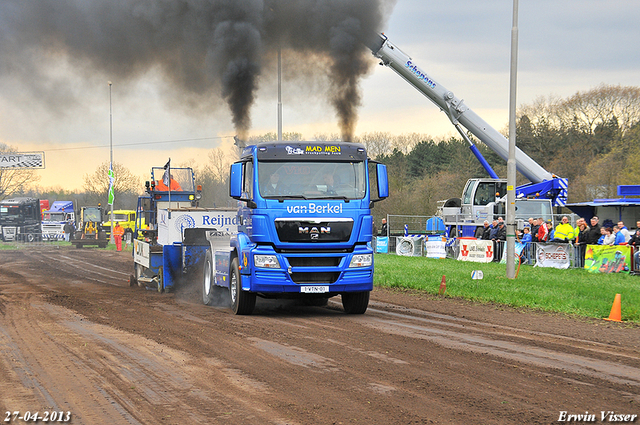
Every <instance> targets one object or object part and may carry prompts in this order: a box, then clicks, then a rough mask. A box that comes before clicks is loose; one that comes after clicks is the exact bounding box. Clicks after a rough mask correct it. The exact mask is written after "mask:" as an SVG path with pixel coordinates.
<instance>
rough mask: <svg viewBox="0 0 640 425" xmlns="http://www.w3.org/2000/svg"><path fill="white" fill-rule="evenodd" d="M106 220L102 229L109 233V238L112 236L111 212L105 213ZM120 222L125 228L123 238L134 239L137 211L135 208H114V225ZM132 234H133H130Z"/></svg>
mask: <svg viewBox="0 0 640 425" xmlns="http://www.w3.org/2000/svg"><path fill="white" fill-rule="evenodd" d="M104 218H105V219H108V220H109V221H105V222H104V223H102V230H103V231H105V232H106V233H107V238H110V237H111V212H109V211H107V212H106V213H105V217H104ZM116 223H120V226H122V227H123V228H124V237H123V238H122V239H123V240H125V241H126V240H129V241H132V240H133V231H134V229H135V228H136V212H135V210H114V211H113V225H114V226H115V224H116ZM130 235H131V236H130Z"/></svg>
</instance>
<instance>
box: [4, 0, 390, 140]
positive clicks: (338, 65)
mask: <svg viewBox="0 0 640 425" xmlns="http://www.w3.org/2000/svg"><path fill="white" fill-rule="evenodd" d="M394 3H395V0H2V1H0V57H1V58H2V60H1V61H0V79H2V78H3V77H7V76H10V77H12V78H14V79H16V78H17V79H18V80H20V81H21V83H22V84H23V85H24V86H25V87H26V88H27V90H30V91H31V95H32V96H37V97H38V98H39V99H40V101H41V102H43V103H47V104H53V103H54V102H55V103H57V104H58V105H59V104H60V102H65V101H66V102H70V103H72V101H73V99H72V97H73V95H72V94H70V92H69V91H67V92H65V93H62V92H63V90H62V89H61V88H60V87H58V86H57V85H56V84H55V83H56V82H55V81H51V76H50V75H49V74H48V73H47V68H48V66H49V64H50V63H52V62H55V61H56V60H58V61H60V60H62V61H67V62H68V63H69V64H70V65H71V66H73V67H74V71H75V72H76V73H80V74H85V75H90V74H95V73H100V74H102V75H105V76H108V77H109V78H111V79H118V81H129V82H134V81H136V80H138V79H140V78H142V77H143V76H144V75H145V74H146V73H149V72H152V71H153V72H159V74H160V75H161V76H162V78H163V83H168V84H169V86H170V87H171V89H172V90H174V91H175V92H177V93H183V94H185V95H189V97H190V98H191V99H201V100H202V99H206V98H211V97H212V96H217V97H218V98H222V99H224V101H225V102H226V103H227V105H228V107H229V109H230V110H231V113H232V116H233V122H234V125H235V128H236V130H237V131H238V132H239V134H240V135H245V134H246V132H247V130H248V129H249V128H250V125H251V119H250V107H251V105H252V104H253V103H254V101H255V94H256V90H257V88H258V85H259V82H260V78H261V76H262V75H263V73H265V72H266V70H267V69H272V68H271V67H266V66H265V64H266V63H269V62H270V61H272V60H273V59H272V58H273V57H274V56H275V55H276V52H277V50H278V49H282V51H283V52H286V51H290V52H294V53H295V55H296V56H297V57H303V58H304V57H305V56H306V57H309V58H321V59H322V60H323V61H324V65H326V66H318V67H317V68H314V67H310V66H308V65H307V66H305V67H304V69H306V70H308V69H316V71H314V72H326V73H327V77H328V80H329V81H330V87H329V88H324V90H323V93H322V95H327V96H328V97H329V99H330V102H331V103H332V104H333V106H334V107H335V110H336V114H337V117H338V121H339V125H340V128H341V131H342V133H343V138H344V139H347V140H348V139H350V138H351V137H352V136H353V131H354V125H355V122H356V118H357V107H358V106H359V104H360V92H359V88H358V83H359V80H360V78H361V77H362V76H363V75H364V74H365V73H366V72H367V71H368V70H369V68H370V66H371V65H372V63H375V61H372V60H371V57H370V53H369V51H368V49H367V48H366V47H365V46H366V42H367V40H366V38H367V37H370V36H372V35H374V34H376V33H378V32H380V31H381V30H382V29H383V26H384V24H385V21H386V17H387V15H388V12H389V11H390V10H391V8H392V6H393V4H394ZM301 78H304V76H301ZM196 103H197V102H196ZM191 106H193V105H191Z"/></svg>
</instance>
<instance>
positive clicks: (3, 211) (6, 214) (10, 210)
mask: <svg viewBox="0 0 640 425" xmlns="http://www.w3.org/2000/svg"><path fill="white" fill-rule="evenodd" d="M19 217H20V207H19V206H18V205H16V206H7V205H0V218H3V219H9V220H12V219H16V218H19Z"/></svg>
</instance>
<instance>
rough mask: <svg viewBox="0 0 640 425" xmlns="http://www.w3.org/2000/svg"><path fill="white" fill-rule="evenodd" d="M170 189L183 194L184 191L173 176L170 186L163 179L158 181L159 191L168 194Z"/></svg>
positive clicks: (157, 187) (157, 188)
mask: <svg viewBox="0 0 640 425" xmlns="http://www.w3.org/2000/svg"><path fill="white" fill-rule="evenodd" d="M169 189H171V191H172V192H181V191H182V187H181V186H180V183H178V182H177V181H176V180H175V179H174V178H173V174H172V175H171V176H170V179H169V186H167V185H166V184H165V182H164V181H163V180H162V179H160V180H158V182H157V183H156V190H158V191H161V192H168V191H169Z"/></svg>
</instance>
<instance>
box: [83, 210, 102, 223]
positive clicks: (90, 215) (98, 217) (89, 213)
mask: <svg viewBox="0 0 640 425" xmlns="http://www.w3.org/2000/svg"><path fill="white" fill-rule="evenodd" d="M83 218H84V221H85V222H89V221H93V222H101V221H102V214H101V213H100V210H99V209H98V208H86V209H85V210H84V217H83Z"/></svg>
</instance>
